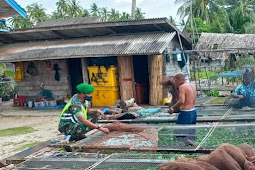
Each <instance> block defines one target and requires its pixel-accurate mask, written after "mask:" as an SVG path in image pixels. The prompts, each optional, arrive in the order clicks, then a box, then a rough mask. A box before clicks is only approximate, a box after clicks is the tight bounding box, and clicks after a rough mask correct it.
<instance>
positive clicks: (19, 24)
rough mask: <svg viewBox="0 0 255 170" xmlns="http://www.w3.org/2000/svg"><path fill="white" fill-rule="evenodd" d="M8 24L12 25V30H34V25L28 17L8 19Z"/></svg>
mask: <svg viewBox="0 0 255 170" xmlns="http://www.w3.org/2000/svg"><path fill="white" fill-rule="evenodd" d="M8 22H9V23H10V27H11V29H14V30H16V29H23V28H32V27H33V26H34V24H33V23H32V22H31V21H30V20H29V18H28V17H27V18H26V19H24V18H23V17H21V16H16V17H12V18H10V19H8Z"/></svg>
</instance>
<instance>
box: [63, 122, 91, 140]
mask: <svg viewBox="0 0 255 170" xmlns="http://www.w3.org/2000/svg"><path fill="white" fill-rule="evenodd" d="M58 130H59V132H61V133H64V135H71V138H70V141H72V140H81V139H84V138H85V133H86V132H87V127H86V126H84V125H83V124H82V123H59V126H58Z"/></svg>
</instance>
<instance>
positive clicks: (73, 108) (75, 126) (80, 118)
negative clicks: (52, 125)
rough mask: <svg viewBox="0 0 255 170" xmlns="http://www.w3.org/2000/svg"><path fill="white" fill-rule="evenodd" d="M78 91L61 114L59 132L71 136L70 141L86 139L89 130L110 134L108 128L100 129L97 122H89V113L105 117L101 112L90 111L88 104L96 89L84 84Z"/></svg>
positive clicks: (79, 86) (78, 87)
mask: <svg viewBox="0 0 255 170" xmlns="http://www.w3.org/2000/svg"><path fill="white" fill-rule="evenodd" d="M77 90H78V94H75V95H74V96H73V97H72V98H71V99H70V101H69V102H68V103H67V104H66V106H65V107H64V109H63V111H62V113H61V116H60V121H59V125H58V130H59V131H60V132H61V133H64V134H65V135H71V138H70V141H72V140H76V141H77V140H80V139H83V138H85V133H86V132H87V131H88V130H89V129H88V128H90V129H98V130H100V131H102V132H104V133H109V130H108V129H107V128H103V127H99V126H98V125H96V124H95V122H94V123H93V122H90V121H88V120H87V119H88V116H87V113H89V114H98V115H101V116H102V117H104V114H103V112H102V111H101V110H95V109H88V103H89V101H91V99H92V96H91V93H92V92H93V91H94V87H93V86H92V85H89V84H84V83H82V84H79V85H78V86H77Z"/></svg>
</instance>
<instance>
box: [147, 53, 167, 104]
mask: <svg viewBox="0 0 255 170" xmlns="http://www.w3.org/2000/svg"><path fill="white" fill-rule="evenodd" d="M163 58H164V57H163V56H162V55H150V56H148V61H149V75H150V99H149V101H150V102H149V103H150V104H151V105H161V104H162V94H163V88H162V86H161V85H160V84H159V83H160V81H161V80H162V73H163Z"/></svg>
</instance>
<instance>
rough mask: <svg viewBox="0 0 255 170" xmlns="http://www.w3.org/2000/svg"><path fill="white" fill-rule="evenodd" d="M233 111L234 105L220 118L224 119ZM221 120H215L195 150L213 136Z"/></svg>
mask: <svg viewBox="0 0 255 170" xmlns="http://www.w3.org/2000/svg"><path fill="white" fill-rule="evenodd" d="M231 111H232V107H231V108H230V109H228V111H227V112H226V113H225V114H224V115H223V116H222V117H221V118H220V120H223V119H224V118H225V117H226V116H227V115H228V114H229V113H230V112H231ZM219 123H220V122H215V123H214V124H213V126H212V128H211V129H210V130H209V132H208V133H207V134H206V135H205V137H204V139H203V140H202V141H201V142H200V144H199V145H197V147H196V149H195V150H198V149H199V148H200V147H201V146H202V145H203V144H204V143H205V142H206V141H207V139H208V138H209V137H210V136H211V134H212V133H213V131H214V130H215V128H216V127H217V126H218V125H219Z"/></svg>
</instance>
